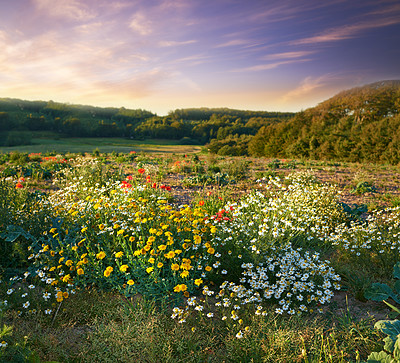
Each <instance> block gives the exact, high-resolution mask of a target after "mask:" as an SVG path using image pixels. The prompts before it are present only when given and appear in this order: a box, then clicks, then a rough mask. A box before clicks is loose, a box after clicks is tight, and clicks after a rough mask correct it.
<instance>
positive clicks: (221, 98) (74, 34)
mask: <svg viewBox="0 0 400 363" xmlns="http://www.w3.org/2000/svg"><path fill="white" fill-rule="evenodd" d="M0 19H1V23H0V24H1V25H0V45H1V47H2V49H3V53H2V54H1V55H0V97H3V98H19V99H24V100H32V101H36V100H41V101H49V100H53V101H54V102H62V103H69V104H81V105H92V106H99V107H117V108H120V107H125V108H130V109H145V110H148V111H151V112H153V113H156V114H158V115H161V116H163V115H167V114H168V112H170V111H173V110H175V109H182V108H200V107H207V108H224V107H226V108H231V109H241V110H251V111H277V112H297V111H300V110H303V109H307V108H309V107H313V106H316V105H317V104H318V103H320V102H322V101H324V100H326V99H328V98H330V97H332V96H334V95H335V94H336V93H338V92H340V91H342V90H344V89H349V88H353V87H358V86H362V85H365V84H369V83H373V82H377V81H382V80H392V79H400V67H399V65H398V59H400V50H399V48H398V44H400V4H399V3H398V2H396V1H391V0H384V1H378V2H372V1H371V2H369V1H352V2H350V1H343V0H332V1H327V2H324V3H319V2H317V1H314V0H309V1H305V2H302V3H301V4H299V3H298V2H295V1H283V2H282V1H269V2H268V3H266V2H265V1H255V0H253V1H250V2H246V3H242V2H240V1H234V0H218V1H207V2H202V3H201V4H200V3H199V2H195V1H183V0H179V1H172V0H160V1H141V0H137V1H123V0H121V1H115V2H112V3H110V2H106V1H92V0H88V1H76V0H69V1H66V0H65V1H61V0H53V1H51V0H16V1H13V2H8V1H1V0H0Z"/></svg>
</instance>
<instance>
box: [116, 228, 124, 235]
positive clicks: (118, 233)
mask: <svg viewBox="0 0 400 363" xmlns="http://www.w3.org/2000/svg"><path fill="white" fill-rule="evenodd" d="M124 232H125V230H124V229H120V230H119V231H118V232H117V236H120V235H121V234H124Z"/></svg>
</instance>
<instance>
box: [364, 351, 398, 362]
mask: <svg viewBox="0 0 400 363" xmlns="http://www.w3.org/2000/svg"><path fill="white" fill-rule="evenodd" d="M395 362H396V361H395V360H394V359H393V358H392V357H391V356H390V355H389V354H387V353H386V352H384V351H382V352H379V353H378V352H372V353H371V354H370V355H369V357H368V360H367V363H395Z"/></svg>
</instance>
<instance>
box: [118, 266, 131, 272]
mask: <svg viewBox="0 0 400 363" xmlns="http://www.w3.org/2000/svg"><path fill="white" fill-rule="evenodd" d="M128 267H129V266H128V265H122V266H121V267H120V268H119V270H120V271H121V272H126V270H127V269H128Z"/></svg>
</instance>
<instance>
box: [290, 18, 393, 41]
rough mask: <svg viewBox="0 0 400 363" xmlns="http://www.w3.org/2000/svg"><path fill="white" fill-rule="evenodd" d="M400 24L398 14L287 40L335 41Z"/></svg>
mask: <svg viewBox="0 0 400 363" xmlns="http://www.w3.org/2000/svg"><path fill="white" fill-rule="evenodd" d="M395 24H400V17H399V16H392V17H388V18H385V19H378V20H374V21H363V22H359V23H356V24H352V25H344V26H341V27H335V28H331V29H328V30H326V31H324V32H322V33H320V34H317V35H314V36H311V37H307V38H302V39H297V40H294V41H292V42H289V44H291V45H305V44H317V43H326V42H335V41H339V40H344V39H351V38H354V37H357V36H359V35H360V33H362V32H364V31H367V30H372V29H376V28H382V27H386V26H390V25H395Z"/></svg>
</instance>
